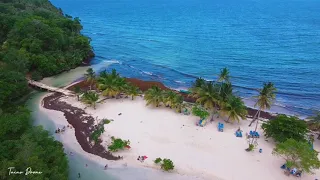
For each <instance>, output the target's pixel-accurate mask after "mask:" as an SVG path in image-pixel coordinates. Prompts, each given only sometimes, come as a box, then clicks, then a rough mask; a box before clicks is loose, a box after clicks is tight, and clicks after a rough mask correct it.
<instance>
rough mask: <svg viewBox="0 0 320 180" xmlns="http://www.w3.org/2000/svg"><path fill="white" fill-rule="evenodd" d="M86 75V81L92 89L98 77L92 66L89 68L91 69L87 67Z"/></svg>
mask: <svg viewBox="0 0 320 180" xmlns="http://www.w3.org/2000/svg"><path fill="white" fill-rule="evenodd" d="M84 76H85V77H86V82H87V83H90V90H91V88H92V84H93V82H94V81H95V78H96V74H95V72H94V71H93V69H92V68H89V69H87V73H86V74H85V75H84Z"/></svg>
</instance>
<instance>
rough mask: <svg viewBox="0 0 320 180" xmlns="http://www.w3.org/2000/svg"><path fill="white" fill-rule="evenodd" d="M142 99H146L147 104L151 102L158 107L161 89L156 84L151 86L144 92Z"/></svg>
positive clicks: (161, 97)
mask: <svg viewBox="0 0 320 180" xmlns="http://www.w3.org/2000/svg"><path fill="white" fill-rule="evenodd" d="M144 99H145V100H146V101H147V106H148V105H149V104H153V105H155V106H156V107H159V105H160V103H161V102H162V100H163V94H162V90H161V89H160V88H159V87H158V86H152V88H150V89H148V90H147V91H146V92H145V95H144Z"/></svg>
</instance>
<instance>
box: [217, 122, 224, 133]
mask: <svg viewBox="0 0 320 180" xmlns="http://www.w3.org/2000/svg"><path fill="white" fill-rule="evenodd" d="M223 128H224V124H223V123H220V122H219V123H218V131H220V132H223Z"/></svg>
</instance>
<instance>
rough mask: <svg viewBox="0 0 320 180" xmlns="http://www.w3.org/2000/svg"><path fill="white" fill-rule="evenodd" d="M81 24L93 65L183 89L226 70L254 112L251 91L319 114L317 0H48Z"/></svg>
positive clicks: (292, 109)
mask: <svg viewBox="0 0 320 180" xmlns="http://www.w3.org/2000/svg"><path fill="white" fill-rule="evenodd" d="M51 1H52V3H53V4H54V5H55V6H57V7H61V8H62V9H63V10H64V12H65V13H67V14H69V15H72V16H73V17H80V19H81V20H82V24H83V26H84V29H83V33H84V34H85V35H87V36H89V37H90V38H92V46H93V47H94V50H95V53H96V55H97V57H96V58H95V59H94V60H93V62H92V63H93V64H98V63H102V62H105V61H110V60H115V62H117V63H115V64H112V65H111V66H109V67H108V69H110V68H116V69H117V70H118V71H119V72H120V74H121V75H123V76H127V77H136V78H142V79H145V80H156V81H161V82H163V83H165V84H166V85H167V86H169V87H172V88H177V89H184V88H187V87H189V86H190V84H191V81H193V80H194V79H195V78H196V77H198V76H201V77H204V78H206V79H207V80H216V79H217V74H218V73H219V71H220V69H221V68H223V67H228V68H229V69H230V71H231V75H232V82H233V84H234V85H235V86H236V92H237V93H238V94H239V95H241V96H242V97H244V98H245V101H246V103H247V104H248V105H252V104H253V101H252V99H251V98H250V97H251V96H253V95H255V94H256V91H255V90H254V89H256V88H259V87H261V86H262V83H263V82H267V81H271V82H273V83H275V85H276V87H277V88H278V94H277V102H276V106H275V107H273V110H274V111H281V112H286V113H291V114H299V115H300V116H307V115H310V114H311V113H312V110H316V109H319V107H320V75H319V73H320V13H319V12H320V1H318V0H268V1H264V0H152V1H150V0H51Z"/></svg>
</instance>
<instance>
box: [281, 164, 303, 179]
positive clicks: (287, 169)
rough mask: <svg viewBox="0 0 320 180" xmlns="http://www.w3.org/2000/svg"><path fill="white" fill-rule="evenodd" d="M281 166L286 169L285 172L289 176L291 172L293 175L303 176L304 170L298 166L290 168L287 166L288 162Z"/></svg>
mask: <svg viewBox="0 0 320 180" xmlns="http://www.w3.org/2000/svg"><path fill="white" fill-rule="evenodd" d="M281 168H282V169H285V173H286V174H287V175H288V176H289V175H290V174H292V175H294V176H296V177H301V173H302V171H300V170H297V168H292V169H290V168H288V167H287V166H286V164H284V165H282V166H281Z"/></svg>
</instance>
